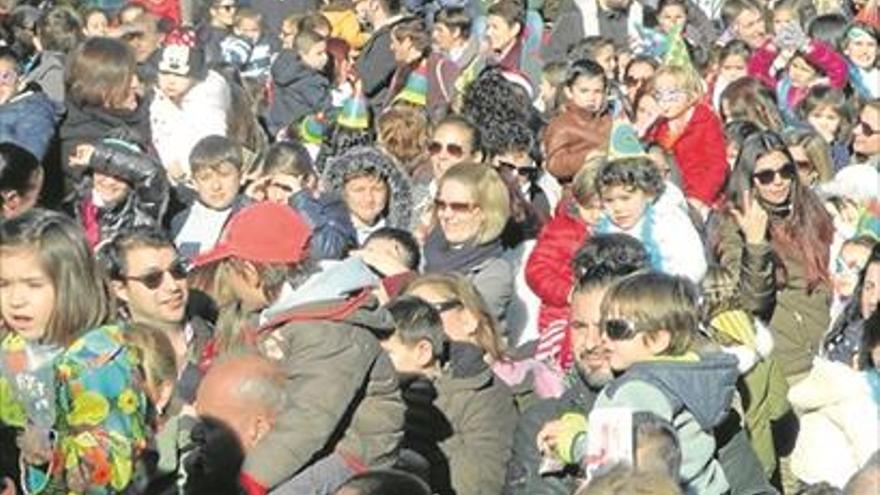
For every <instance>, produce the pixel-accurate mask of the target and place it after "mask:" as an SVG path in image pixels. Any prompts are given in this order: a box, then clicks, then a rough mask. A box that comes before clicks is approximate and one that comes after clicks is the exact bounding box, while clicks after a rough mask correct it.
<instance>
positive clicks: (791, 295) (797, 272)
mask: <svg viewBox="0 0 880 495" xmlns="http://www.w3.org/2000/svg"><path fill="white" fill-rule="evenodd" d="M716 228H717V229H719V231H718V234H719V243H718V246H717V248H716V254H717V256H718V262H719V264H720V265H721V266H724V267H727V268H728V269H729V270H731V271H732V272H733V273H734V274H738V275H739V279H740V280H739V282H740V290H741V291H742V295H743V299H744V303H745V305H746V308H747V309H749V310H750V311H751V312H752V313H753V314H754V315H755V316H757V317H758V318H760V319H761V320H763V321H765V322H769V326H770V331H771V332H772V333H773V339H774V341H775V348H774V350H773V356H774V358H775V359H776V360H777V361H778V362H779V364H780V366H782V372H783V374H784V375H785V376H786V377H792V376H795V375H798V374H801V373H805V372H807V371H809V370H810V367H811V366H812V362H813V357H815V356H816V355H817V354H818V351H819V346H820V344H821V341H822V336H823V335H824V333H825V331H826V329H827V328H828V324H829V319H830V317H829V310H830V307H831V302H830V301H831V295H830V292H829V289H828V287H827V286H825V285H820V286H819V287H817V288H816V289H814V290H813V291H812V292H808V291H807V281H806V279H805V269H804V266H803V265H802V264H801V262H800V260H798V258H797V257H796V256H794V255H795V253H775V252H774V251H773V249H772V247H771V245H770V244H769V243H763V244H759V245H750V244H746V242H745V239H744V237H743V235H742V233H741V232H740V230H739V227H738V226H737V225H736V223H735V222H734V221H733V220H732V219H729V218H722V219H720V220H719V222H718V225H717V226H716ZM780 262H781V263H784V265H785V270H786V272H787V280H786V282H785V285H783V286H782V287H777V280H776V269H777V264H778V263H780Z"/></svg>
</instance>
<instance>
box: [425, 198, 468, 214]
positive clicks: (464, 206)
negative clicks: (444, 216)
mask: <svg viewBox="0 0 880 495" xmlns="http://www.w3.org/2000/svg"><path fill="white" fill-rule="evenodd" d="M476 207H477V205H476V204H475V203H465V202H463V201H443V200H442V199H435V200H434V209H435V210H437V211H438V212H439V211H443V210H445V209H447V208H449V209H450V210H452V212H453V213H468V212H469V211H471V210H473V209H474V208H476Z"/></svg>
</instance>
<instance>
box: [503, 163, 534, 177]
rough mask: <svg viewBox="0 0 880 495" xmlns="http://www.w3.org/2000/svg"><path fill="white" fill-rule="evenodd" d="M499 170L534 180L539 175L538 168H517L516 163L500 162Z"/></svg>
mask: <svg viewBox="0 0 880 495" xmlns="http://www.w3.org/2000/svg"><path fill="white" fill-rule="evenodd" d="M498 168H499V169H501V170H506V171H507V172H510V173H516V174H519V175H520V176H521V177H527V178H532V177H536V176H537V175H538V170H539V169H538V167H517V166H516V164H515V163H510V162H504V161H499V162H498Z"/></svg>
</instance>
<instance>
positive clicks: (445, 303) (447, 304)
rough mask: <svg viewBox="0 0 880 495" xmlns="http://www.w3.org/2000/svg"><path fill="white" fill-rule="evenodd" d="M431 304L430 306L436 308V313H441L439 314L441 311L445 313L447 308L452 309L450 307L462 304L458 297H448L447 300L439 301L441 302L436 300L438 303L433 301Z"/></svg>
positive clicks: (453, 307)
mask: <svg viewBox="0 0 880 495" xmlns="http://www.w3.org/2000/svg"><path fill="white" fill-rule="evenodd" d="M431 306H432V307H433V308H434V309H435V310H437V313H438V314H441V315H442V314H443V313H445V312H447V311H449V310H452V309H455V308H460V307H462V306H463V304H462V303H461V301H459V300H458V299H450V300H448V301H441V302H438V303H434V304H432V305H431Z"/></svg>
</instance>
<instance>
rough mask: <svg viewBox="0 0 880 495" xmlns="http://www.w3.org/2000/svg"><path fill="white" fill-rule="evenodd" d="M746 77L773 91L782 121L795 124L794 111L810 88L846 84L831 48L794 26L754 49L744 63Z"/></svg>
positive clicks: (837, 56)
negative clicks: (747, 74)
mask: <svg viewBox="0 0 880 495" xmlns="http://www.w3.org/2000/svg"><path fill="white" fill-rule="evenodd" d="M748 70H749V75H751V76H752V77H754V78H757V79H759V80H760V81H761V82H763V83H764V84H765V85H766V86H767V87H769V88H775V89H776V100H777V102H778V104H779V107H780V109H781V110H782V114H783V117H785V119H786V122H788V123H791V124H793V123H795V122H796V118H795V115H794V109H795V108H797V106H798V105H799V104H800V103H801V102H802V101H803V100H804V98H806V96H807V93H808V92H809V90H810V88H811V87H813V86H815V85H818V84H826V85H828V86H831V87H832V88H837V89H842V88H843V87H844V86H845V85H846V81H847V67H846V60H844V58H843V57H842V56H841V55H840V54H839V53H837V52H836V51H834V48H833V47H831V46H829V45H827V44H825V43H824V42H822V41H819V40H811V39H810V38H809V37H808V36H807V35H806V34H804V32H803V30H802V29H801V28H800V27H799V26H798V25H797V24H795V23H791V22H790V23H788V24H785V26H784V27H783V28H781V31H780V32H778V33H776V38H775V39H774V42H773V43H768V44H766V45H764V46H762V47H761V48H758V49H757V50H756V51H755V53H754V54H753V55H752V57H751V58H750V59H749V64H748Z"/></svg>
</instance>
